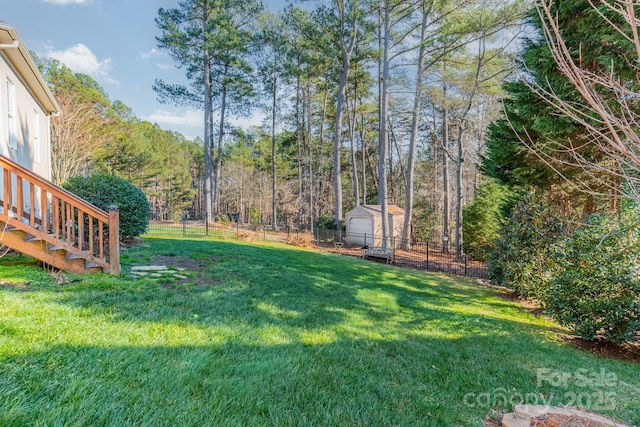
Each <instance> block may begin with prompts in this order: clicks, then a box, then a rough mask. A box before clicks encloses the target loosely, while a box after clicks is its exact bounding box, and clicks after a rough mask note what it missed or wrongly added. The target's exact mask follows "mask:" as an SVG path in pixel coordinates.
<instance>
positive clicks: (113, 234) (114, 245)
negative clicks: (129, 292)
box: [109, 205, 120, 276]
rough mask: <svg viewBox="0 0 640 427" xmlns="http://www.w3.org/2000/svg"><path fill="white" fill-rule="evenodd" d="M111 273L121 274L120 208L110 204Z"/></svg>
mask: <svg viewBox="0 0 640 427" xmlns="http://www.w3.org/2000/svg"><path fill="white" fill-rule="evenodd" d="M109 274H113V275H115V276H118V275H120V210H119V209H118V207H117V206H116V205H111V206H109Z"/></svg>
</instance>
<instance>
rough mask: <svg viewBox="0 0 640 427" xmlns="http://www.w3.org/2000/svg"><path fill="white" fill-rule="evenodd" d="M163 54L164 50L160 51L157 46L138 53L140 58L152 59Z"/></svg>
mask: <svg viewBox="0 0 640 427" xmlns="http://www.w3.org/2000/svg"><path fill="white" fill-rule="evenodd" d="M161 55H164V54H163V53H162V52H160V51H159V50H158V49H156V48H155V47H154V48H151V50H149V51H148V52H140V53H138V57H139V58H140V59H150V58H153V57H156V56H161Z"/></svg>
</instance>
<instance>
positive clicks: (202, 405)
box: [0, 338, 640, 426]
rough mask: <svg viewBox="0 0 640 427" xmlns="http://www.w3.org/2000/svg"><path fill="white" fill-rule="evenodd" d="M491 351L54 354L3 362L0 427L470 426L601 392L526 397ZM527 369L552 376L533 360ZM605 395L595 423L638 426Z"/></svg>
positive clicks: (475, 345)
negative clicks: (605, 420)
mask: <svg viewBox="0 0 640 427" xmlns="http://www.w3.org/2000/svg"><path fill="white" fill-rule="evenodd" d="M495 340H496V338H487V339H486V340H484V341H482V342H481V341H480V340H478V339H475V338H465V339H457V340H448V339H447V340H436V339H418V340H409V341H388V340H381V341H367V340H338V341H336V342H333V343H331V344H327V345H316V346H313V347H301V346H300V345H298V344H287V345H277V346H248V345H242V344H237V343H236V344H233V343H229V344H223V345H209V346H176V347H174V346H149V347H130V346H125V347H122V346H113V347H96V346H73V345H57V346H53V347H51V348H49V349H47V350H45V351H42V352H34V353H30V354H27V355H22V356H15V357H10V358H8V359H5V360H3V363H2V367H0V373H1V376H0V408H1V409H0V424H1V425H3V426H23V425H91V426H112V425H118V426H141V425H171V426H182V425H184V426H187V425H189V426H191V425H216V426H226V425H229V426H237V425H256V426H261V425H272V426H281V425H282V426H284V425H292V426H293V425H316V426H335V425H349V426H365V425H366V426H370V425H379V426H383V425H403V426H413V425H415V426H455V425H460V426H473V425H478V426H479V425H480V420H481V419H482V418H483V417H484V416H485V415H486V414H487V413H488V412H489V411H490V410H491V409H499V408H503V409H511V408H512V404H513V403H516V404H517V403H519V402H520V401H525V402H527V403H534V404H535V403H540V404H542V403H553V404H560V403H567V401H566V399H567V398H570V396H571V395H572V393H573V394H576V393H582V394H589V395H593V396H596V393H598V391H602V389H598V388H593V387H590V388H584V387H578V386H576V385H575V384H571V383H570V384H568V385H566V386H563V385H561V386H557V387H553V386H551V385H549V384H541V385H538V384H536V374H535V371H534V370H533V369H532V368H531V367H529V366H527V365H526V364H523V363H522V360H521V359H520V358H514V357H513V356H514V354H497V353H493V352H487V351H486V350H487V348H490V347H491V345H492V344H497V343H496V342H495ZM511 344H517V342H515V341H512V342H511ZM527 350H533V349H527ZM516 351H517V350H514V352H516ZM530 357H538V358H539V359H538V362H537V364H535V366H537V367H541V368H550V369H551V370H556V369H557V370H560V369H562V367H558V366H557V365H556V361H555V360H554V359H552V358H550V357H549V356H548V355H545V352H544V351H541V350H537V351H536V350H533V353H532V354H530ZM636 386H637V385H636ZM606 391H611V392H613V393H614V397H615V399H616V400H615V403H616V404H617V410H616V411H604V412H608V413H610V415H614V416H618V417H622V418H624V419H625V420H626V421H627V422H635V423H638V422H640V414H639V413H638V410H637V406H634V403H633V401H632V399H633V398H632V397H629V395H628V390H622V389H619V388H608V389H607V390H606ZM550 396H554V398H552V399H551V397H550ZM549 399H551V400H549Z"/></svg>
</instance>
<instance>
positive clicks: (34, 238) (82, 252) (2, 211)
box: [0, 155, 120, 275]
mask: <svg viewBox="0 0 640 427" xmlns="http://www.w3.org/2000/svg"><path fill="white" fill-rule="evenodd" d="M0 172H1V174H0V184H1V185H0V197H1V199H0V244H2V245H6V246H8V247H10V248H12V249H14V250H16V251H18V252H22V253H24V254H25V255H29V256H31V257H33V258H36V259H38V260H40V261H42V262H43V263H45V264H47V265H49V266H52V267H54V268H58V269H60V270H64V271H68V272H72V273H78V274H84V273H96V272H105V273H110V274H116V275H117V274H120V242H119V233H118V228H119V215H118V209H117V207H116V206H112V207H111V209H110V210H109V213H107V212H104V211H103V210H101V209H99V208H97V207H95V206H93V205H91V204H89V203H87V202H86V201H84V200H82V199H80V198H78V197H77V196H75V195H73V194H72V193H70V192H68V191H66V190H64V189H63V188H61V187H58V186H56V185H54V184H53V183H51V182H50V181H48V180H46V179H44V178H42V177H39V176H38V175H35V174H34V173H32V172H31V171H29V170H27V169H25V168H23V167H21V166H20V165H18V164H16V163H14V162H13V161H11V160H9V159H7V158H6V157H3V156H1V155H0Z"/></svg>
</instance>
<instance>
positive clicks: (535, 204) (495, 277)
mask: <svg viewBox="0 0 640 427" xmlns="http://www.w3.org/2000/svg"><path fill="white" fill-rule="evenodd" d="M563 232H564V225H563V223H562V221H560V220H559V219H557V218H554V217H553V216H552V215H551V212H550V210H549V207H548V206H546V205H545V204H543V203H541V202H540V201H539V200H538V199H537V197H536V196H535V195H530V194H527V195H524V196H522V197H521V198H520V199H519V200H518V203H517V204H516V205H515V206H514V208H513V210H512V213H511V217H510V218H509V220H508V221H507V223H506V224H505V226H504V227H503V228H502V229H501V232H500V235H501V237H500V238H499V239H498V240H497V241H496V247H495V249H494V250H493V251H492V252H491V253H490V255H489V258H488V259H487V268H488V270H489V278H490V279H491V280H492V281H493V282H494V283H496V284H498V285H502V286H505V287H508V288H510V289H513V290H515V291H516V292H517V293H518V294H519V295H521V296H523V297H532V298H539V297H540V292H541V291H542V290H543V289H544V288H545V286H546V282H547V281H548V280H549V278H550V277H551V276H552V274H553V267H554V266H553V263H552V262H551V253H552V252H553V251H554V249H553V248H554V246H555V245H556V244H557V243H558V241H559V240H560V239H562V237H563Z"/></svg>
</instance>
